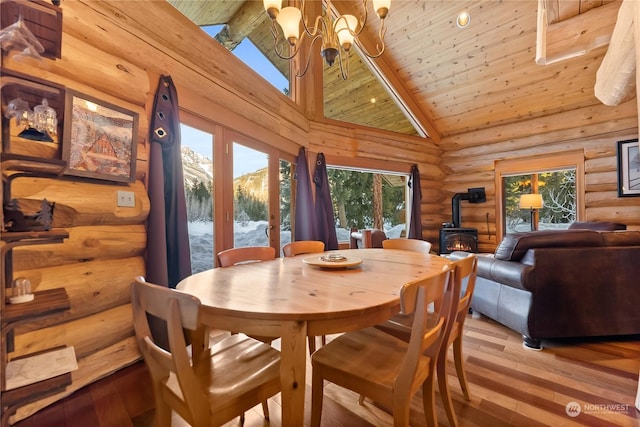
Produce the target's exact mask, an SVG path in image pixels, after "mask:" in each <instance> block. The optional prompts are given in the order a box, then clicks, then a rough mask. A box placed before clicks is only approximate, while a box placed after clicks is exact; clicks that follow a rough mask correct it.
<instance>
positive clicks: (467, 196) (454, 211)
mask: <svg viewBox="0 0 640 427" xmlns="http://www.w3.org/2000/svg"><path fill="white" fill-rule="evenodd" d="M461 200H468V201H469V203H484V202H486V201H487V195H486V193H485V191H484V187H478V188H469V189H468V190H467V192H466V193H456V194H455V195H454V196H453V198H452V199H451V216H452V218H451V219H452V221H453V228H460V224H461V223H462V218H461V215H460V201H461Z"/></svg>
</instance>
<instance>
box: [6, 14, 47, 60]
mask: <svg viewBox="0 0 640 427" xmlns="http://www.w3.org/2000/svg"><path fill="white" fill-rule="evenodd" d="M0 46H1V47H2V50H4V51H5V52H10V51H19V52H20V53H18V54H17V55H15V56H14V57H13V59H18V60H20V59H22V58H34V59H38V60H41V59H42V56H40V54H41V53H43V52H44V46H42V43H40V41H39V40H38V38H37V37H36V36H35V35H33V33H32V32H31V30H29V27H27V25H26V24H25V22H24V19H23V18H22V15H20V16H19V17H18V20H17V21H16V22H14V23H13V24H11V25H9V26H7V27H5V28H3V29H2V30H0Z"/></svg>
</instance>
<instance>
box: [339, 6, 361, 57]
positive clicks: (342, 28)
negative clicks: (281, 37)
mask: <svg viewBox="0 0 640 427" xmlns="http://www.w3.org/2000/svg"><path fill="white" fill-rule="evenodd" d="M357 29H358V18H356V17H355V16H353V15H342V16H341V17H340V18H338V20H337V21H336V22H335V31H336V34H337V35H338V41H339V42H340V45H341V46H342V48H343V49H344V50H346V51H348V50H349V49H350V48H351V45H352V44H353V34H354V33H355V32H356V30H357Z"/></svg>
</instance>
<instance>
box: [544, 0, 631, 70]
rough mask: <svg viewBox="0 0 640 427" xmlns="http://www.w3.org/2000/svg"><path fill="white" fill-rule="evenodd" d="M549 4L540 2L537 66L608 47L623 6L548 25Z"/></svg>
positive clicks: (605, 7)
mask: <svg viewBox="0 0 640 427" xmlns="http://www.w3.org/2000/svg"><path fill="white" fill-rule="evenodd" d="M548 1H549V0H538V33H537V41H536V64H538V65H549V64H553V63H555V62H559V61H563V60H565V59H569V58H574V57H576V56H581V55H584V54H586V53H587V52H589V51H591V50H593V49H596V48H599V47H602V46H606V45H607V44H609V40H610V39H611V33H612V32H613V27H614V26H615V24H616V16H617V13H618V9H619V8H620V4H621V2H619V1H617V2H612V3H607V4H605V5H603V6H600V7H596V8H594V9H590V10H588V11H587V12H585V13H581V14H579V15H576V16H574V17H572V18H569V19H565V20H564V21H560V22H556V23H553V24H549V23H548V22H549V20H548V16H547V7H548V6H547V2H548Z"/></svg>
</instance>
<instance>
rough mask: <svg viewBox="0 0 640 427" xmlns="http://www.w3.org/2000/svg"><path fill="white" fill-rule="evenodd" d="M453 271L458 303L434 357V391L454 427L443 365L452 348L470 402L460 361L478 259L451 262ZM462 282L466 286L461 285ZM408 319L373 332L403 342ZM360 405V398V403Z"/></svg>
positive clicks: (402, 317) (407, 335) (406, 338)
mask: <svg viewBox="0 0 640 427" xmlns="http://www.w3.org/2000/svg"><path fill="white" fill-rule="evenodd" d="M451 267H452V269H453V271H454V288H455V289H457V294H456V295H459V299H455V300H454V301H453V304H454V311H455V315H454V316H453V317H452V318H451V321H450V324H449V325H447V328H446V337H445V342H444V344H443V346H442V348H441V349H440V354H439V355H438V367H437V371H438V387H439V389H440V397H441V398H442V403H443V406H444V410H445V413H446V414H447V419H448V420H449V424H450V425H452V426H457V425H458V420H457V417H456V415H455V412H454V410H453V402H452V401H451V392H450V391H449V382H448V378H449V376H448V375H447V364H448V360H449V358H448V355H449V347H451V346H453V359H454V363H455V367H456V374H457V376H458V381H459V382H460V388H461V389H462V393H463V395H464V398H465V399H466V400H468V401H471V394H470V393H469V383H468V382H467V376H466V374H465V370H464V365H463V363H464V357H463V355H462V338H463V328H464V321H465V319H466V318H467V314H468V312H469V306H470V305H471V297H472V295H473V290H474V288H475V285H476V277H477V274H478V258H477V256H476V255H473V254H472V255H469V256H468V257H466V258H463V259H459V260H457V261H454V262H453V263H452V264H451ZM465 282H466V283H465ZM411 323H412V317H411V316H405V315H403V314H402V313H401V314H399V315H396V316H394V317H393V318H392V319H391V320H389V321H387V322H385V323H382V324H379V325H376V328H378V329H380V330H382V331H384V332H386V333H389V334H391V335H393V336H395V337H397V338H400V339H402V340H404V341H409V339H410V335H411V326H410V325H411ZM360 402H361V403H362V398H361V400H360Z"/></svg>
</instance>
